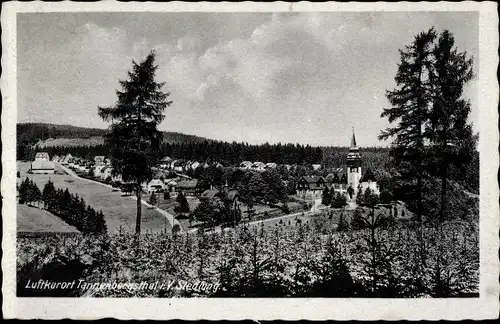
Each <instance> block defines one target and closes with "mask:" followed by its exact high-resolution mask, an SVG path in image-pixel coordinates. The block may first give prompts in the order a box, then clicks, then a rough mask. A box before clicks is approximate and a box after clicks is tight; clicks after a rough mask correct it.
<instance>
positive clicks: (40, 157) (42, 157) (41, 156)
mask: <svg viewBox="0 0 500 324" xmlns="http://www.w3.org/2000/svg"><path fill="white" fill-rule="evenodd" d="M35 161H50V158H49V153H47V152H38V153H37V154H36V155H35Z"/></svg>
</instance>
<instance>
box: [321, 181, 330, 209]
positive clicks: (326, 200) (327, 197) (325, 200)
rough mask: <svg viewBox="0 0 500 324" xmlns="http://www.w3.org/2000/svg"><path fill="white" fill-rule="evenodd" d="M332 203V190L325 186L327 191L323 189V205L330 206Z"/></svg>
mask: <svg viewBox="0 0 500 324" xmlns="http://www.w3.org/2000/svg"><path fill="white" fill-rule="evenodd" d="M332 192H333V189H332ZM331 202H332V193H330V190H328V187H327V186H325V189H323V195H322V197H321V203H322V204H323V205H325V206H328V205H330V204H331Z"/></svg>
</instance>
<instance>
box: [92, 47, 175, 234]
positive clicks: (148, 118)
mask: <svg viewBox="0 0 500 324" xmlns="http://www.w3.org/2000/svg"><path fill="white" fill-rule="evenodd" d="M154 61H155V53H154V52H151V53H150V54H149V55H148V56H147V57H146V59H145V60H144V61H142V62H140V63H139V64H138V63H136V62H135V61H132V65H133V69H132V71H131V72H130V71H129V72H128V80H127V81H120V85H121V87H122V90H121V91H116V94H117V96H118V102H117V104H116V105H115V106H114V107H108V108H102V107H99V108H98V113H99V116H100V117H101V118H102V119H103V120H105V121H111V122H112V124H111V126H110V130H109V133H108V134H107V136H106V137H105V142H106V145H108V146H109V148H110V154H111V163H112V166H113V170H114V173H115V174H121V175H122V179H123V181H125V182H133V183H135V193H136V197H137V216H136V223H135V232H136V234H137V235H139V234H140V233H141V194H142V192H141V190H142V189H141V184H142V183H143V182H146V181H148V180H149V179H151V176H152V172H151V167H152V166H154V165H155V164H156V162H157V161H158V159H159V156H158V154H157V153H158V151H159V147H160V143H161V140H162V133H161V132H160V131H159V130H158V129H157V127H158V125H159V124H160V123H161V122H162V121H163V119H164V117H165V116H164V115H163V111H164V110H165V108H166V107H168V106H170V105H171V103H172V102H171V101H168V100H167V98H168V96H169V93H163V92H162V91H161V89H162V88H163V86H164V85H165V83H158V82H156V81H155V72H156V70H157V69H158V66H157V65H154Z"/></svg>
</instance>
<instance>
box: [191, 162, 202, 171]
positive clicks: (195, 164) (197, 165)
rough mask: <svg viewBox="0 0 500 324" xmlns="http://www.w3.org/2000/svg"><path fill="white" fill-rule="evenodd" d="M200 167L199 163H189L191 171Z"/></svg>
mask: <svg viewBox="0 0 500 324" xmlns="http://www.w3.org/2000/svg"><path fill="white" fill-rule="evenodd" d="M199 166H200V162H198V161H194V162H193V163H191V170H196V169H197V168H198V167H199Z"/></svg>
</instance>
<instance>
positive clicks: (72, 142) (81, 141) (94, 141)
mask: <svg viewBox="0 0 500 324" xmlns="http://www.w3.org/2000/svg"><path fill="white" fill-rule="evenodd" d="M103 144H104V138H102V137H100V136H93V137H90V138H62V137H61V138H49V139H47V140H45V141H41V142H40V143H39V144H38V147H40V148H44V147H52V146H61V147H74V146H96V145H103Z"/></svg>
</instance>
